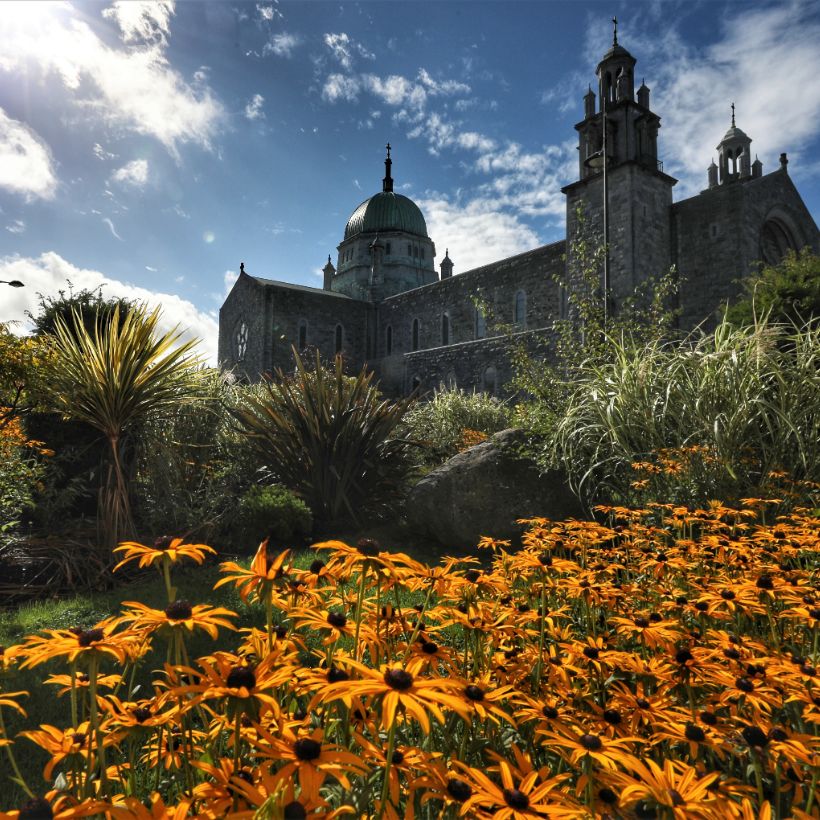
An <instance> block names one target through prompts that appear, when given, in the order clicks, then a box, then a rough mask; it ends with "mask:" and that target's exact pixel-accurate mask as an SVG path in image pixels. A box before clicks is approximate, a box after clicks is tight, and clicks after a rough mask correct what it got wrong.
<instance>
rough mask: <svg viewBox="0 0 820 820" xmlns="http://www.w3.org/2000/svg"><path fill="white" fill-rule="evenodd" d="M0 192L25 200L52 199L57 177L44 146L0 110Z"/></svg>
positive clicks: (31, 133)
mask: <svg viewBox="0 0 820 820" xmlns="http://www.w3.org/2000/svg"><path fill="white" fill-rule="evenodd" d="M0 188H7V189H9V190H10V191H13V192H14V193H18V194H22V195H23V196H24V197H26V199H29V200H30V199H34V198H35V197H40V198H41V199H51V198H52V197H53V196H54V193H55V190H56V188H57V176H56V174H55V173H54V165H53V163H52V160H51V152H50V151H49V148H48V146H47V145H46V144H45V142H44V141H43V140H42V139H41V138H40V137H39V136H38V135H37V134H36V133H35V132H34V131H32V130H31V128H29V127H28V126H27V125H25V124H24V123H22V122H19V121H18V120H14V119H12V118H11V117H9V116H8V114H6V112H5V111H4V110H3V109H2V108H0Z"/></svg>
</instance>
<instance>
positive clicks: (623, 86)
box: [219, 34, 820, 395]
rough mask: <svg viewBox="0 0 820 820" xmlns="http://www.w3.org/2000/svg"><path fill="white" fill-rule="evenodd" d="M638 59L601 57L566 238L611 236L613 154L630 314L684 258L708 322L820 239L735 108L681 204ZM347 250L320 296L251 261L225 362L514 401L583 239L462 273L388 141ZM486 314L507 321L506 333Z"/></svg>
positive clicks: (616, 237) (618, 53)
mask: <svg viewBox="0 0 820 820" xmlns="http://www.w3.org/2000/svg"><path fill="white" fill-rule="evenodd" d="M635 62H636V61H635V58H634V57H633V56H632V55H631V54H630V53H629V52H628V51H627V50H626V49H625V48H623V46H621V45H619V44H618V41H617V34H616V36H615V37H614V38H613V45H612V47H611V48H610V49H609V50H608V51H607V52H606V54H604V56H603V58H602V59H601V62H600V63H599V64H598V68H597V72H596V73H597V78H598V83H597V88H598V93H597V95H596V93H595V92H594V91H592V89H591V88H590V90H589V91H588V93H587V94H586V96H585V97H584V100H583V104H584V118H583V120H581V122H579V123H578V124H577V125H576V126H575V129H576V131H577V132H578V179H577V180H576V181H575V182H572V183H570V184H569V185H567V186H566V187H565V188H563V192H564V193H565V194H566V202H567V236H568V237H570V239H571V238H572V237H574V236H576V235H578V232H579V231H580V230H581V229H582V226H581V225H579V219H578V214H582V215H583V217H582V218H583V230H585V231H590V230H591V231H592V232H593V233H594V234H595V235H597V236H603V234H604V230H603V227H604V173H603V165H604V156H606V189H607V195H606V200H607V208H606V211H607V214H608V219H607V220H606V221H607V223H608V224H607V226H606V227H607V230H606V233H607V235H608V243H607V245H608V247H609V263H608V271H609V273H608V276H609V285H610V293H611V294H612V303H613V304H614V307H615V309H617V304H618V302H619V301H620V300H621V299H623V298H624V297H625V296H626V295H628V294H629V293H631V292H632V291H633V290H634V288H635V286H636V285H637V284H638V283H639V282H641V281H642V280H644V279H646V278H647V277H648V276H651V275H656V274H659V273H662V272H665V271H667V270H668V269H669V268H670V266H672V265H674V266H675V269H676V271H677V272H678V274H679V275H680V276H681V277H682V284H681V288H680V305H679V307H680V310H681V313H680V323H681V325H682V326H683V327H686V328H689V327H694V326H695V325H697V324H698V323H699V322H701V321H702V320H703V319H705V318H707V317H709V316H710V315H711V314H713V313H714V311H715V310H716V308H718V307H719V306H721V305H722V304H724V303H725V302H726V301H727V299H731V298H733V297H734V296H736V295H737V293H738V291H739V286H738V284H737V280H738V279H739V278H741V277H742V276H745V275H747V274H748V273H749V271H750V270H753V269H754V267H755V265H756V264H757V263H758V262H759V261H763V262H766V263H776V262H779V261H780V260H781V259H782V257H783V256H784V255H785V253H786V252H787V250H789V249H794V250H799V249H801V248H803V247H805V246H808V247H810V248H812V249H813V250H814V252H815V253H818V252H820V233H818V229H817V225H816V224H815V222H814V220H813V218H812V216H811V214H810V213H809V211H808V209H807V208H806V206H805V204H804V203H803V201H802V199H801V198H800V194H799V193H798V192H797V189H796V188H795V186H794V184H793V183H792V181H791V178H790V177H789V173H788V160H787V157H786V154H785V153H784V154H781V155H780V165H779V167H778V168H777V169H776V170H774V171H772V172H770V173H767V174H764V173H763V166H762V163H761V162H760V161H759V160H758V159H757V158H755V160H754V161H752V151H751V143H752V140H751V139H750V138H749V137H748V136H747V135H746V134H745V133H744V132H743V131H742V130H741V129H740V128H739V127H737V125H736V124H735V116H734V106H733V113H732V124H731V127H730V128H729V130H728V131H727V132H726V134H725V135H724V137H723V139H721V140H720V143H719V144H718V146H717V157H718V162H717V165H716V164H715V163H714V161H713V162H712V164H711V165H710V166H709V168H708V172H707V180H706V181H707V187H706V188H705V189H704V190H703V191H702V192H701V193H699V194H698V195H696V196H693V197H690V198H689V199H685V200H683V201H680V202H675V203H673V201H672V188H673V187H674V185H675V183H676V180H675V179H674V178H673V177H671V176H669V175H668V174H666V173H664V170H663V163H662V162H661V161H660V159H659V157H658V130H659V128H660V122H661V121H660V117H659V116H658V115H657V114H656V113H654V112H653V111H652V107H651V101H650V92H649V89H648V88H647V87H646V86H645V85H644V84H643V83H642V84H641V86H640V88H638V89H637V91H636V90H635V79H634V78H635V71H634V69H635ZM604 128H605V129H606V133H605V134H604ZM604 147H605V148H606V150H605V151H604ZM437 239H439V241H441V240H442V239H443V240H445V242H446V237H437ZM337 251H338V255H337V257H336V264H335V265H334V264H333V263H332V261H331V258H330V257H328V261H327V265H325V267H324V287H323V288H321V289H320V288H312V287H305V286H303V285H293V284H288V283H287V282H278V281H273V280H271V279H266V278H264V277H261V276H256V275H251V274H249V273H247V272H245V270H244V265H243V266H242V267H241V271H240V276H239V278H238V280H237V281H236V283H235V284H234V286H233V289H232V290H231V292H230V294H229V295H228V297H227V299H226V300H225V303H224V305H223V306H222V308H221V310H220V313H219V361H220V364H221V365H222V366H223V367H226V368H231V369H233V370H234V371H235V372H236V373H237V374H239V375H241V376H242V377H245V378H248V379H250V380H257V379H259V378H261V377H262V376H263V375H264V374H266V373H271V372H272V371H273V370H274V368H277V367H281V368H282V369H283V370H285V371H287V370H290V369H292V367H293V357H292V351H291V346H295V347H296V348H297V349H299V350H304V349H311V350H314V349H318V350H319V352H320V353H321V355H322V356H323V357H325V358H327V359H330V358H332V357H333V356H334V354H336V353H342V354H343V355H344V356H345V358H346V359H347V361H348V363H349V365H350V367H351V369H358V368H360V367H361V365H362V364H364V363H365V362H367V364H368V365H369V366H370V367H371V368H372V369H374V370H375V371H376V374H377V376H378V378H379V380H380V381H381V387H382V389H383V390H384V392H386V393H388V394H393V395H398V394H403V393H409V392H410V391H411V390H413V389H414V388H416V387H420V388H421V389H422V390H426V389H431V388H434V387H436V386H438V385H439V384H441V383H447V384H456V385H458V386H460V387H463V388H465V389H468V390H469V389H477V390H485V391H488V392H493V393H496V392H501V393H503V392H504V384H505V383H506V382H507V381H508V380H509V378H510V376H511V368H510V363H509V361H508V358H507V351H508V349H509V341H510V332H511V331H512V333H514V334H516V335H517V334H522V335H521V337H520V338H521V340H522V341H524V342H525V343H526V344H528V345H530V346H531V348H537V347H538V343H539V342H544V341H546V340H547V339H548V338H549V336H550V332H551V327H552V323H553V320H554V319H555V318H556V317H557V316H559V315H561V312H562V309H563V308H562V298H561V293H560V288H559V286H558V285H557V284H556V283H555V274H556V273H565V274H566V279H565V281H569V282H571V281H572V274H573V270H574V267H575V266H577V265H578V260H576V259H575V258H574V257H573V246H572V243H571V242H567V241H560V242H555V243H552V244H550V245H544V246H542V247H539V248H534V249H533V250H530V251H527V252H525V253H521V254H518V255H516V256H512V257H510V258H508V259H502V260H500V261H498V262H494V263H492V264H489V265H484V266H482V267H480V268H475V269H474V270H470V271H465V272H464V273H460V274H458V275H455V276H454V275H453V272H454V268H455V264H454V260H451V259H450V256H449V253H448V252H447V251H445V254H444V257H443V259H442V260H441V262H440V263H439V272H437V271H436V268H435V264H434V260H435V257H436V246H435V244H434V242H433V239H432V238H431V237H430V236H429V235H428V233H427V225H426V223H425V221H424V215H423V214H422V212H421V211H420V209H419V208H418V206H417V205H416V204H415V203H414V202H413V201H412V200H411V199H409V198H408V197H406V196H402V195H401V194H398V193H396V192H395V191H394V190H393V178H392V160H391V157H390V146H389V145H388V150H387V159H386V160H385V176H384V179H383V181H382V190H381V191H380V192H379V193H376V194H374V195H373V196H372V197H370V198H369V199H367V200H365V201H364V202H362V204H361V205H359V207H358V208H356V210H355V211H353V214H352V215H351V217H350V219H349V220H348V222H347V225H346V226H345V230H344V236H343V238H342V241H341V242H340V243H339V245H338V248H337ZM485 313H486V314H487V315H491V316H492V317H493V318H494V321H495V322H497V323H503V324H504V325H506V326H507V327H506V329H505V333H504V334H503V335H497V334H498V331H494V327H495V326H496V325H495V324H493V323H492V322H489V321H488V320H487V318H486V317H485ZM494 333H495V335H494Z"/></svg>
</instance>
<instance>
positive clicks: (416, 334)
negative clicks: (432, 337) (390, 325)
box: [413, 319, 419, 350]
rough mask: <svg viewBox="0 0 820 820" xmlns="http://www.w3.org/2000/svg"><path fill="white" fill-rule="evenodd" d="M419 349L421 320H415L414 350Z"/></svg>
mask: <svg viewBox="0 0 820 820" xmlns="http://www.w3.org/2000/svg"><path fill="white" fill-rule="evenodd" d="M418 349H419V320H418V319H413V350H418Z"/></svg>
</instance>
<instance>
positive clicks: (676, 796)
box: [669, 789, 686, 806]
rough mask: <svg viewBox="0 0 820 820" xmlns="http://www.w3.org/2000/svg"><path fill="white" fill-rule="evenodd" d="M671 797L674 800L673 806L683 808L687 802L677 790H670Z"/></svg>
mask: <svg viewBox="0 0 820 820" xmlns="http://www.w3.org/2000/svg"><path fill="white" fill-rule="evenodd" d="M669 796H670V797H671V798H672V805H673V806H682V805H683V804H684V803H685V802H686V801H685V800H684V799H683V795H682V794H681V793H680V792H679V791H678V790H677V789H669Z"/></svg>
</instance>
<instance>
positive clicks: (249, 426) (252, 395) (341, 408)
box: [232, 349, 412, 526]
mask: <svg viewBox="0 0 820 820" xmlns="http://www.w3.org/2000/svg"><path fill="white" fill-rule="evenodd" d="M293 354H294V359H295V361H296V373H295V374H294V375H292V376H285V374H284V373H283V372H282V371H281V370H277V371H276V373H275V380H274V381H270V382H267V383H265V384H264V385H263V386H262V387H261V389H259V390H258V391H249V392H248V393H247V394H246V396H245V399H244V402H243V403H242V404H240V406H238V407H237V408H235V409H233V410H232V413H233V415H234V416H235V418H236V419H237V420H238V421H239V423H240V425H241V427H242V429H243V430H244V431H245V433H246V434H247V435H248V436H249V437H250V440H251V442H252V443H253V445H254V446H255V448H256V449H257V451H258V453H259V454H260V456H261V457H262V458H263V460H264V462H265V464H266V465H267V466H268V469H269V470H270V472H271V475H272V476H273V477H274V478H275V479H276V480H277V481H279V482H280V483H281V484H283V485H284V486H286V487H287V488H288V489H290V490H292V491H293V492H295V493H296V494H297V495H298V496H300V497H301V498H302V499H304V501H305V502H306V503H307V505H308V506H309V507H310V509H311V511H312V512H313V515H314V517H315V518H316V519H317V520H318V523H319V524H320V526H325V525H327V524H329V523H330V522H334V521H339V520H340V519H342V518H344V517H347V518H350V519H352V520H353V521H354V522H357V523H360V522H361V521H362V520H363V517H364V516H365V515H367V514H368V513H372V512H378V511H381V510H384V509H385V508H386V505H387V504H388V502H389V501H391V500H393V499H395V498H396V497H397V496H398V494H399V490H400V488H401V485H402V481H403V479H404V477H405V475H406V474H407V472H408V470H409V469H410V467H411V466H412V465H411V461H410V458H409V450H410V444H409V442H408V441H407V440H406V438H404V437H403V436H401V435H398V426H399V422H400V421H401V419H402V416H403V415H404V414H405V412H406V411H407V409H408V407H409V406H410V404H411V402H410V400H407V399H404V400H401V401H396V402H391V401H386V400H384V399H383V398H382V397H381V395H380V393H379V391H378V390H377V389H376V387H375V386H374V385H373V384H372V381H373V373H372V372H368V371H367V370H366V369H362V370H361V372H360V373H359V374H358V375H357V376H355V377H352V378H351V377H349V376H346V375H345V373H344V367H343V361H342V358H341V356H337V357H336V359H335V361H334V364H333V365H332V366H331V367H327V368H326V367H324V366H323V365H322V363H321V361H320V359H319V354H318V353H317V354H316V358H315V360H314V362H313V363H312V364H313V370H312V371H309V370H308V369H307V367H306V366H305V363H304V362H303V361H302V359H301V358H300V357H299V355H298V353H297V352H296V350H295V349H294V351H293Z"/></svg>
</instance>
